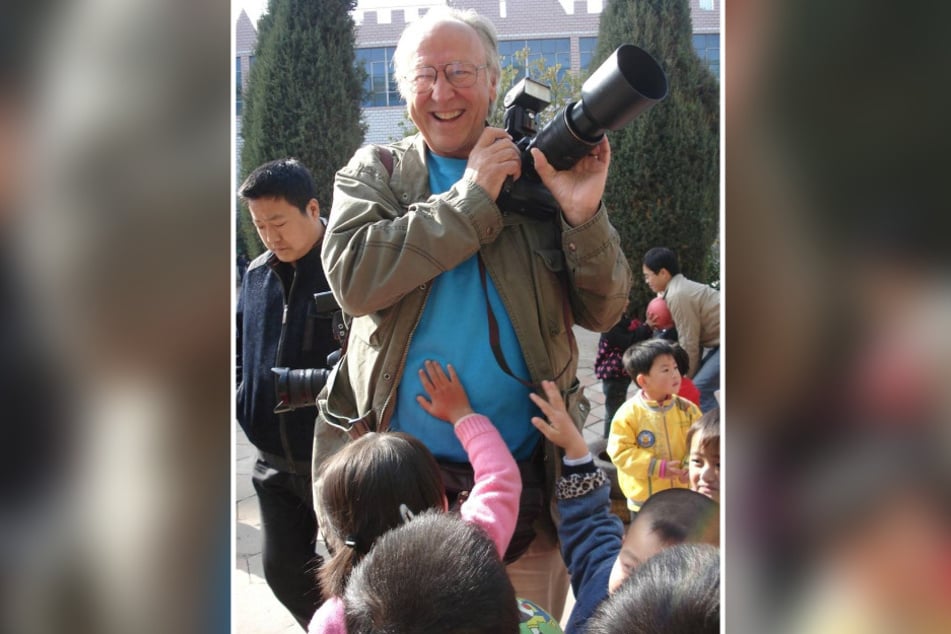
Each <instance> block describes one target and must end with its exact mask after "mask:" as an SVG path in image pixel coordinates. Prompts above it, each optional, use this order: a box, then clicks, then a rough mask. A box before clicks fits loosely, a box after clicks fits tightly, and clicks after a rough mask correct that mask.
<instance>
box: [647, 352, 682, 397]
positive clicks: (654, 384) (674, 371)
mask: <svg viewBox="0 0 951 634" xmlns="http://www.w3.org/2000/svg"><path fill="white" fill-rule="evenodd" d="M680 381H681V378H680V370H679V369H678V368H677V361H676V360H675V359H674V356H673V355H670V354H662V355H660V356H659V357H657V358H656V359H654V364H653V365H652V366H651V370H650V372H648V373H647V374H638V375H637V384H638V385H639V386H640V387H641V389H642V390H644V393H645V394H647V396H648V398H650V399H651V400H654V401H660V400H662V399H664V398H666V397H668V396H670V395H672V394H676V393H677V391H678V390H680Z"/></svg>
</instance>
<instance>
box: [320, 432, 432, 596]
mask: <svg viewBox="0 0 951 634" xmlns="http://www.w3.org/2000/svg"><path fill="white" fill-rule="evenodd" d="M316 488H317V490H318V499H317V504H316V505H315V506H316V509H317V513H318V516H319V524H320V528H321V531H322V532H323V534H324V537H325V539H326V540H327V546H328V548H329V549H330V551H331V552H332V553H333V556H332V557H331V558H330V560H329V561H327V562H325V563H324V565H323V566H322V567H321V569H320V572H319V574H320V582H321V588H322V590H323V593H324V596H326V597H331V596H340V595H342V594H343V590H344V588H345V587H346V583H347V578H348V577H349V575H350V572H351V570H352V569H353V566H354V565H355V564H356V563H357V562H358V561H360V559H361V558H363V556H364V555H366V554H367V553H368V552H369V551H370V547H371V546H373V543H374V542H375V541H376V540H377V538H378V537H379V536H380V535H382V534H384V533H385V532H386V531H388V530H390V529H391V528H393V527H395V526H399V525H400V524H402V523H403V521H404V520H405V519H406V518H408V517H410V516H411V515H412V514H416V513H421V512H422V511H425V510H426V509H429V508H438V509H442V510H444V509H445V508H446V493H445V489H444V487H443V484H442V478H441V476H440V473H439V466H438V465H437V464H436V459H435V458H434V457H433V455H432V453H431V452H430V451H429V449H427V448H426V446H425V445H423V443H421V442H420V441H419V440H418V439H416V438H415V437H413V436H410V435H409V434H404V433H401V432H387V433H370V434H366V435H365V436H362V437H360V438H358V439H357V440H354V441H352V442H350V443H348V444H347V445H345V446H344V447H343V448H342V449H341V450H340V451H339V452H337V453H336V454H335V455H334V456H332V457H331V458H330V459H329V460H328V461H327V462H326V463H325V465H324V467H323V469H322V470H321V472H320V474H319V475H318V485H317V487H316Z"/></svg>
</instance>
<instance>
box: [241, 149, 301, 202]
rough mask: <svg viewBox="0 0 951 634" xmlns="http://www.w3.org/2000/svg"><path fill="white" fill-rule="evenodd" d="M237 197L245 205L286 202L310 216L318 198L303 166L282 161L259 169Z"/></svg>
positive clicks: (292, 160) (270, 163) (298, 162)
mask: <svg viewBox="0 0 951 634" xmlns="http://www.w3.org/2000/svg"><path fill="white" fill-rule="evenodd" d="M238 196H240V198H241V201H242V202H244V203H245V204H247V202H248V201H249V200H257V199H258V198H283V199H285V200H286V201H287V202H289V203H290V204H292V205H294V206H295V207H297V208H298V209H300V212H301V213H302V214H303V213H307V203H309V202H310V200H311V199H312V198H314V199H316V198H317V187H316V185H314V177H313V176H312V175H311V173H310V170H308V169H307V168H306V167H305V166H304V164H303V163H301V162H300V161H298V160H297V159H295V158H283V159H278V160H276V161H269V162H267V163H265V164H263V165H260V166H258V167H256V168H255V169H254V171H252V172H251V173H250V174H248V177H247V178H246V179H245V180H244V183H243V184H242V185H241V188H240V189H239V190H238Z"/></svg>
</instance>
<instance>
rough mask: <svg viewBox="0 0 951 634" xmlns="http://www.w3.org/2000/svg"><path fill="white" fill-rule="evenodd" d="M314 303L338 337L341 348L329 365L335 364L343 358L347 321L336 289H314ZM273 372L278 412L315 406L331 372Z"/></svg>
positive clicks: (329, 358)
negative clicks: (332, 290)
mask: <svg viewBox="0 0 951 634" xmlns="http://www.w3.org/2000/svg"><path fill="white" fill-rule="evenodd" d="M314 304H315V305H316V307H317V316H318V318H322V319H329V320H331V331H332V333H333V338H334V341H336V342H337V345H338V346H340V348H338V349H337V350H334V351H333V352H331V353H330V354H329V355H327V366H328V367H331V366H333V365H334V364H336V363H337V361H339V360H340V354H341V349H342V348H344V347H345V346H346V342H347V334H348V328H347V322H346V320H345V319H344V316H343V312H342V311H341V310H340V305H339V304H337V300H336V299H334V296H333V293H332V292H330V291H324V292H322V293H314ZM271 372H273V373H274V389H275V392H276V394H277V405H276V406H275V407H274V413H275V414H283V413H284V412H289V411H291V410H295V409H297V408H299V407H313V406H315V405H316V404H317V394H319V393H320V390H322V389H323V387H324V384H325V383H326V382H327V377H328V375H329V374H330V370H328V369H327V368H305V369H302V370H296V369H295V370H292V369H290V368H271Z"/></svg>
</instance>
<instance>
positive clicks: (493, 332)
mask: <svg viewBox="0 0 951 634" xmlns="http://www.w3.org/2000/svg"><path fill="white" fill-rule="evenodd" d="M478 259H479V281H480V282H482V294H483V296H485V314H486V318H487V321H488V324H489V345H491V346H492V354H493V355H495V362H496V363H498V364H499V367H500V368H502V371H503V372H505V373H506V374H508V375H509V376H510V377H512V378H513V379H515V380H516V381H518V382H519V383H521V384H522V385H524V386H525V387H530V388H532V389H540V387H541V386H540V385H539V384H538V383H534V382H532V381H529V380H526V379H523V378H520V377H518V376H516V374H515V373H514V372H512V370H511V368H509V364H508V363H507V362H506V361H505V355H504V354H502V345H501V343H500V337H499V322H498V321H497V320H496V319H495V313H493V312H492V304H491V303H490V302H489V287H488V283H487V282H486V273H485V262H483V261H482V254H481V253H480V254H479V255H478ZM561 286H562V289H561V291H562V292H561V309H562V314H563V316H564V320H565V330H567V331H568V341H569V346H568V348H569V350H570V349H571V348H573V347H574V346H575V333H574V332H573V331H572V330H571V310H570V309H569V308H568V295H567V293H566V292H565V288H564V286H565V282H564V280H562V282H561ZM570 365H571V358H569V359H568V362H567V363H566V364H565V367H563V368H562V369H561V371H560V372H559V373H558V374H557V375H555V377H554V378H553V379H552V381H557V380H558V379H559V378H561V375H563V374H564V373H565V372H566V371H567V370H568V367H569V366H570Z"/></svg>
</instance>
